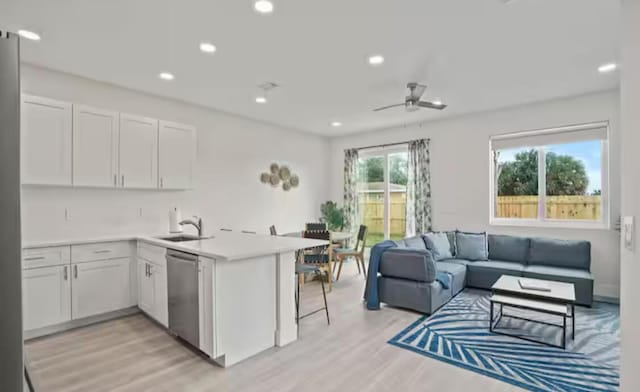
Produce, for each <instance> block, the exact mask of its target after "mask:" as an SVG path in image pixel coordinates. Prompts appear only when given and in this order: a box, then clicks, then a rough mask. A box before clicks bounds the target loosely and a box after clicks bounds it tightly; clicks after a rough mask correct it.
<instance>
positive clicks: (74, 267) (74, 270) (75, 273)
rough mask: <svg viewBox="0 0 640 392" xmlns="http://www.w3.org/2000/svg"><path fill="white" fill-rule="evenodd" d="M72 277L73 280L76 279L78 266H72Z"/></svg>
mask: <svg viewBox="0 0 640 392" xmlns="http://www.w3.org/2000/svg"><path fill="white" fill-rule="evenodd" d="M73 275H74V278H76V279H78V265H77V264H76V265H74V266H73Z"/></svg>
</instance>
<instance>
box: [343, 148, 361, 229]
mask: <svg viewBox="0 0 640 392" xmlns="http://www.w3.org/2000/svg"><path fill="white" fill-rule="evenodd" d="M357 174H358V150H355V149H352V150H345V151H344V216H345V222H344V223H345V228H346V229H347V230H349V231H350V232H352V233H353V232H354V231H355V230H356V228H357V227H358V224H359V222H360V221H359V219H358V189H357V186H358V181H357Z"/></svg>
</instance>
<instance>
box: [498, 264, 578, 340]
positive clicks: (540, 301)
mask: <svg viewBox="0 0 640 392" xmlns="http://www.w3.org/2000/svg"><path fill="white" fill-rule="evenodd" d="M520 279H526V280H529V281H534V282H538V283H542V284H544V285H546V286H547V287H548V288H549V291H541V290H531V289H523V288H522V287H521V286H520V282H519V280H520ZM575 302H576V294H575V287H574V286H573V283H564V282H556V281H550V280H541V279H531V278H522V277H520V276H509V275H502V276H501V277H500V278H499V279H498V281H496V283H494V285H493V286H492V287H491V297H490V309H489V331H491V332H492V333H495V334H499V335H506V336H512V337H516V338H519V339H523V340H528V341H531V342H535V343H542V344H546V345H548V346H553V347H559V348H562V349H564V348H566V346H567V319H571V339H572V340H573V339H575V334H576V321H575ZM494 304H498V305H500V309H499V314H498V315H497V319H496V320H495V322H494V318H495V317H494ZM504 307H512V308H518V309H527V310H533V311H536V312H541V313H545V314H551V315H556V316H560V317H562V325H558V324H554V323H548V322H545V321H538V320H531V319H527V318H524V317H519V316H516V315H506V314H504ZM503 317H509V318H516V319H520V320H525V321H528V322H533V323H540V324H546V325H551V326H555V327H559V328H562V344H561V345H560V346H556V345H554V344H551V343H548V342H544V341H542V340H536V339H532V338H529V337H526V336H521V335H516V334H511V333H506V332H502V331H496V329H495V328H496V327H497V326H498V324H499V323H500V320H502V318H503Z"/></svg>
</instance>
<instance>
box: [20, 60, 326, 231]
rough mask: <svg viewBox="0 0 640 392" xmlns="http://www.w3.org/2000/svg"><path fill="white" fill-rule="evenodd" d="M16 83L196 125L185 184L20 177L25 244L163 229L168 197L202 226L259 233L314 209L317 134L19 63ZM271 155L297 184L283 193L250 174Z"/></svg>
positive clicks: (322, 143) (319, 195)
mask: <svg viewBox="0 0 640 392" xmlns="http://www.w3.org/2000/svg"><path fill="white" fill-rule="evenodd" d="M159 83H161V82H160V81H159ZM22 90H23V92H25V93H28V94H34V95H40V96H45V97H51V98H55V99H61V100H67V101H71V102H75V103H82V104H87V105H92V106H97V107H103V108H107V109H113V110H117V111H121V112H127V113H134V114H141V115H145V116H149V117H155V118H159V119H163V120H169V121H176V122H181V123H186V124H192V125H194V126H196V127H197V129H198V151H197V168H196V185H195V190H193V191H188V192H169V191H129V190H104V189H80V188H60V187H32V186H23V194H22V202H23V208H22V219H23V221H22V222H23V234H24V239H23V241H24V242H25V243H33V242H38V241H48V240H58V239H66V238H83V237H85V238H86V237H92V236H103V235H111V234H117V233H123V232H124V233H139V232H140V233H150V232H152V233H155V232H158V233H163V232H167V231H168V218H167V214H168V211H169V210H170V209H171V208H172V207H173V206H176V205H177V206H180V207H181V208H182V211H183V216H186V215H188V214H198V215H200V216H203V217H204V221H205V225H206V227H205V230H208V232H209V233H214V232H215V231H217V230H218V229H219V228H221V227H226V228H232V229H237V230H253V231H258V232H264V233H266V232H268V227H269V225H271V224H275V225H276V226H277V227H278V229H279V230H280V231H290V230H300V229H301V228H302V227H303V225H304V223H305V222H306V221H309V220H315V219H317V218H318V216H319V214H320V212H319V210H320V207H319V206H320V203H321V202H323V201H324V200H325V199H326V196H327V193H328V192H327V178H328V177H327V176H328V173H327V169H326V159H324V157H326V154H327V152H328V148H329V142H328V141H327V139H325V138H321V137H318V136H314V135H308V134H302V133H300V132H296V131H293V130H287V129H282V128H280V127H276V126H272V125H268V124H264V123H260V122H256V121H252V120H248V119H244V118H241V117H237V116H232V115H228V114H225V113H221V112H218V111H214V110H209V109H206V108H201V107H197V106H193V105H189V104H185V103H182V102H178V101H173V100H169V99H163V98H159V97H156V96H151V95H146V94H143V93H138V92H135V91H130V90H126V89H123V88H119V87H115V86H112V85H108V84H104V83H100V82H96V81H92V80H87V79H83V78H78V77H75V76H71V75H68V74H62V73H58V72H54V71H50V70H45V69H41V68H35V67H32V66H26V65H23V68H22ZM248 98H249V97H248ZM248 102H249V103H248V104H253V103H252V102H251V100H249V99H248ZM266 110H268V108H267V109H266ZM272 162H279V163H287V164H288V165H289V166H290V167H291V169H292V170H293V171H294V172H295V173H297V174H299V176H300V179H301V183H300V186H299V187H298V188H297V189H294V190H292V191H290V192H284V191H283V190H282V189H272V188H271V187H269V186H266V185H263V184H261V183H260V182H259V176H260V173H261V172H263V171H267V170H268V168H269V165H270V164H271V163H272ZM65 209H67V210H68V213H69V217H70V219H69V220H66V219H65ZM141 209H142V216H141V215H140V210H141Z"/></svg>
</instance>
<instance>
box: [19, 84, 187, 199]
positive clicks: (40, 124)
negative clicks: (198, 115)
mask: <svg viewBox="0 0 640 392" xmlns="http://www.w3.org/2000/svg"><path fill="white" fill-rule="evenodd" d="M21 133H22V140H21V146H22V147H21V154H22V183H23V184H33V185H58V186H87V187H103V188H133V189H158V188H160V189H191V188H192V187H193V183H194V180H193V177H194V168H195V159H196V129H195V128H194V127H192V126H189V125H183V124H178V123H173V122H169V121H158V120H156V119H154V118H149V117H143V116H136V115H132V114H124V113H118V112H116V111H113V110H105V109H99V108H95V107H91V106H86V105H80V104H73V105H72V104H71V103H68V102H62V101H56V100H53V99H49V98H42V97H35V96H31V95H26V94H23V95H22V125H21Z"/></svg>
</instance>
